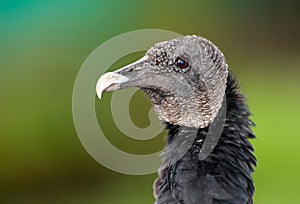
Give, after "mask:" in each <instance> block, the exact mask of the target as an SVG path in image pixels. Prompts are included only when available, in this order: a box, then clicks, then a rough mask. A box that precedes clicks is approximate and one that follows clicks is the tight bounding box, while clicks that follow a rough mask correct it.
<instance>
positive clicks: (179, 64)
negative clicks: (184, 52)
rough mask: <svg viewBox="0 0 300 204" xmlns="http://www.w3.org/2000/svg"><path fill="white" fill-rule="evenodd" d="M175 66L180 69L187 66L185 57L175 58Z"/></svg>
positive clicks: (187, 62)
mask: <svg viewBox="0 0 300 204" xmlns="http://www.w3.org/2000/svg"><path fill="white" fill-rule="evenodd" d="M175 65H176V66H177V67H178V68H180V69H185V68H187V67H188V66H189V61H188V60H187V59H186V58H185V57H177V59H176V61H175Z"/></svg>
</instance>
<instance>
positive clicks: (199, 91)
mask: <svg viewBox="0 0 300 204" xmlns="http://www.w3.org/2000/svg"><path fill="white" fill-rule="evenodd" d="M132 86H135V87H139V88H140V89H141V90H143V91H144V92H145V93H146V94H147V95H148V96H149V98H150V100H151V101H152V103H153V105H154V108H155V110H156V112H157V115H158V117H159V118H160V119H161V120H162V121H163V123H165V125H166V129H167V130H169V131H168V135H167V145H166V148H165V157H164V159H163V162H162V165H161V167H160V169H159V177H158V178H157V179H156V181H155V182H154V195H155V198H156V204H196V203H199V204H252V203H253V193H254V185H253V180H252V173H253V171H254V170H253V167H254V166H255V165H256V158H255V156H254V155H253V151H254V150H253V147H252V145H251V144H250V143H249V141H248V139H249V138H255V135H254V134H253V132H252V131H251V129H250V127H251V126H254V124H253V122H252V121H251V120H250V119H249V116H250V112H249V110H248V107H247V105H246V103H245V99H244V96H243V95H242V94H241V93H240V92H239V90H238V85H237V81H236V79H235V78H234V77H233V74H232V73H231V72H229V71H228V65H227V64H226V61H225V57H224V55H223V54H222V52H221V51H220V50H219V49H218V48H217V47H216V46H215V45H214V44H212V43H211V42H210V41H208V40H206V39H204V38H201V37H198V36H185V37H181V38H177V39H173V40H170V41H166V42H161V43H158V44H156V45H155V46H154V47H152V48H150V49H149V50H148V51H147V53H146V54H145V56H144V57H143V58H142V59H140V60H138V61H137V62H134V63H132V64H130V65H127V66H126V67H123V68H121V69H119V70H117V71H115V72H109V73H106V74H104V75H103V76H101V77H100V79H99V80H98V83H97V87H96V89H97V94H98V96H99V98H101V94H102V92H103V91H112V90H117V89H122V88H127V87H132ZM222 108H225V109H223V110H225V111H226V112H225V116H224V123H222V126H221V127H217V128H218V129H219V131H220V136H219V137H218V138H217V140H215V144H211V145H212V146H213V148H212V149H211V152H209V154H207V155H205V156H204V157H203V151H202V150H203V148H204V146H205V145H206V144H205V141H206V140H207V139H209V137H212V136H211V135H210V134H209V133H210V128H211V127H212V125H213V124H214V122H215V121H217V120H218V119H219V118H220V117H221V116H220V115H219V113H220V111H221V109H222ZM205 148H206V147H205Z"/></svg>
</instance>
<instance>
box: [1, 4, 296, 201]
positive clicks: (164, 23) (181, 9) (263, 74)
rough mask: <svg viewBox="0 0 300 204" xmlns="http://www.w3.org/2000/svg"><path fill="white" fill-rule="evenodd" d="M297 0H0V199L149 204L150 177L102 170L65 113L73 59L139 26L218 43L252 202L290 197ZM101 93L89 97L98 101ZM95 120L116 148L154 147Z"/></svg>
mask: <svg viewBox="0 0 300 204" xmlns="http://www.w3.org/2000/svg"><path fill="white" fill-rule="evenodd" d="M299 9H300V3H299V1H298V2H297V1H292V0H286V1H280V0H273V1H271V0H264V1H258V0H253V1H238V0H228V1H216V0H209V1H208V0H207V1H130V0H129V1H118V2H117V1H102V0H98V1H90V0H85V1H84V0H78V1H76V0H72V1H71V0H60V1H58V0H53V1H46V0H39V1H38V0H19V1H17V0H10V1H9V0H1V1H0V29H1V30H0V93H1V96H0V136H1V141H0V162H1V164H0V165H1V166H0V203H105V204H115V203H124V204H127V203H128V204H135V203H139V204H140V203H153V202H154V199H153V197H152V183H153V180H154V179H155V177H156V174H151V175H145V176H129V175H122V174H119V173H116V172H113V171H110V170H108V169H106V168H104V167H103V166H101V165H100V164H98V163H97V162H96V161H95V160H93V159H92V158H91V157H90V155H89V154H88V153H87V152H86V151H85V150H84V148H83V146H82V145H81V143H80V141H79V139H78V136H77V134H76V131H75V128H74V125H73V120H72V91H73V84H74V81H75V78H76V74H77V72H78V71H79V69H80V67H81V65H82V63H83V62H84V60H85V59H86V58H87V57H88V56H89V54H90V53H91V52H92V51H93V50H94V49H95V48H96V47H98V46H99V45H100V44H101V43H103V42H105V41H106V40H108V39H110V38H112V37H114V36H116V35H119V34H122V33H124V32H128V31H132V30H136V29H147V28H157V29H165V30H170V31H173V32H178V33H180V34H184V35H187V34H197V35H201V36H204V37H206V38H208V39H210V40H211V41H213V42H214V43H215V44H217V45H218V46H219V47H220V49H221V50H222V51H223V52H224V53H225V56H226V57H227V62H228V64H229V66H230V67H231V69H232V70H233V71H234V73H235V74H236V75H237V76H238V78H239V80H240V82H241V87H242V91H243V92H244V93H245V94H246V96H247V98H248V102H249V106H250V108H251V111H252V112H253V117H252V119H253V120H254V122H255V123H256V124H257V127H256V128H255V129H254V132H255V133H256V134H257V137H258V139H257V140H255V141H253V144H254V146H255V149H256V151H255V154H256V156H257V158H258V166H257V168H256V173H255V174H254V179H255V185H256V193H255V201H256V203H259V204H269V203H272V204H277V203H278V204H281V203H291V204H294V203H300V179H299V172H300V162H299V161H300V158H299V154H300V148H299V144H300V125H299V121H300V120H299V114H300V111H299V105H300V90H299V86H300V80H299V79H300V77H299V74H300V69H299V64H300V49H299V46H300V40H299V37H300V23H299V21H300V18H299V17H300V12H299ZM120 47H121V45H120ZM137 55H139V56H140V54H137ZM137 55H136V56H133V58H137V57H138V56H137ZM131 58H132V56H131ZM130 60H131V59H130V57H128V58H124V59H123V60H121V61H119V62H117V63H116V65H115V67H114V68H117V67H118V66H121V65H124V64H126V63H128V62H130ZM99 66H101V64H99ZM137 95H140V96H137V98H138V100H134V101H133V103H135V106H138V107H143V103H145V102H146V103H147V106H146V108H144V109H138V110H136V109H135V108H133V109H132V110H131V113H132V115H134V117H135V118H136V119H135V120H136V121H137V123H139V121H144V119H143V118H147V114H148V113H147V111H148V110H149V107H150V103H149V101H148V99H146V98H145V97H144V96H143V95H142V94H137ZM110 96H111V95H110V94H107V95H106V96H105V98H104V102H102V103H101V105H103V104H107V107H109V106H108V104H109V97H110ZM105 101H106V102H107V103H105ZM99 104H100V102H98V101H97V109H98V108H99V111H101V110H100V109H101V107H100V105H99ZM98 106H99V107H98ZM109 113H110V112H109V111H107V113H105V114H108V115H109ZM107 117H108V119H107V121H106V125H105V127H107V128H106V133H107V134H106V135H110V136H113V137H110V140H111V141H112V143H114V144H115V145H116V146H119V147H120V148H121V149H123V150H125V151H126V150H127V151H128V152H130V151H131V152H132V151H134V152H137V153H140V154H142V153H145V152H146V153H148V152H151V151H157V150H159V149H161V148H162V147H163V145H164V142H163V136H161V137H158V138H156V139H155V141H149V143H147V142H144V141H140V142H139V141H133V140H131V139H128V138H126V139H124V138H125V136H122V134H121V133H119V132H118V130H117V128H116V127H115V126H114V125H113V121H112V120H111V118H110V116H107ZM145 121H147V120H146V119H145ZM142 123H143V122H142ZM142 123H140V124H139V125H141V126H146V125H147V122H146V123H145V124H142ZM100 125H101V124H100ZM102 126H103V124H102ZM114 135H116V137H114Z"/></svg>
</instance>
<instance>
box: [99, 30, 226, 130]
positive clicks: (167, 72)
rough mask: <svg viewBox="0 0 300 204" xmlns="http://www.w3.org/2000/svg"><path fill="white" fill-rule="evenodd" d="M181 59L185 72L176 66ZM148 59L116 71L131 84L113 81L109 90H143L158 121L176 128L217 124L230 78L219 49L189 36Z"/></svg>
mask: <svg viewBox="0 0 300 204" xmlns="http://www.w3.org/2000/svg"><path fill="white" fill-rule="evenodd" d="M182 56H183V57H184V58H186V59H188V62H189V67H187V68H185V69H180V68H178V67H177V66H176V65H175V61H176V59H177V58H178V57H182ZM145 58H147V59H145V60H142V61H140V62H138V63H135V64H133V65H129V66H126V67H125V68H122V69H120V70H117V71H115V72H114V74H118V75H122V76H125V77H126V78H127V79H128V80H127V81H126V82H123V83H114V81H113V80H112V84H110V87H106V89H109V90H116V89H122V88H127V87H133V86H134V87H138V88H141V89H142V90H144V91H145V92H146V93H147V94H148V96H149V97H150V99H151V101H152V103H153V104H154V108H155V111H156V113H157V115H158V117H159V118H160V119H161V120H162V121H166V122H170V123H172V124H174V125H184V126H187V127H197V128H198V127H201V128H204V127H206V126H208V125H209V123H211V122H212V121H213V120H214V118H215V117H216V115H217V113H218V110H219V109H220V107H221V104H222V100H223V97H224V94H225V89H226V80H227V74H228V68H227V64H226V62H225V59H224V56H223V54H222V53H221V52H220V51H219V49H218V48H217V47H216V46H214V45H213V44H212V43H211V42H209V41H208V40H206V39H204V38H201V37H198V36H186V37H181V38H178V39H174V40H170V41H167V42H161V43H158V44H156V45H155V46H154V47H152V48H150V49H149V50H148V51H147V53H146V55H145ZM101 78H102V79H103V78H105V75H103V76H102V77H101ZM99 81H100V80H99ZM170 82H171V83H170ZM108 84H109V83H108ZM112 86H113V87H112ZM104 90H105V89H104ZM97 91H98V90H97ZM99 92H102V90H101V91H98V94H99V95H101V93H99ZM162 96H163V97H162ZM199 110H201V111H200V112H199Z"/></svg>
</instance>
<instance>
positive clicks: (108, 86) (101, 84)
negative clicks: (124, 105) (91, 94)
mask: <svg viewBox="0 0 300 204" xmlns="http://www.w3.org/2000/svg"><path fill="white" fill-rule="evenodd" d="M147 59H148V56H147V55H145V56H144V57H142V58H141V59H139V60H137V61H135V62H133V63H131V64H129V65H126V66H124V67H122V68H121V69H119V70H116V71H114V72H107V73H105V74H103V75H102V76H101V77H100V78H99V79H98V82H97V85H96V91H97V96H98V98H99V99H101V95H102V93H103V92H105V91H114V90H116V89H118V88H120V85H121V84H122V83H125V82H127V81H129V78H128V77H126V76H123V75H121V74H118V73H117V72H120V71H122V70H126V69H127V68H131V67H135V69H136V70H138V69H139V68H141V67H138V66H136V65H138V64H139V63H140V62H143V61H145V60H147Z"/></svg>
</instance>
